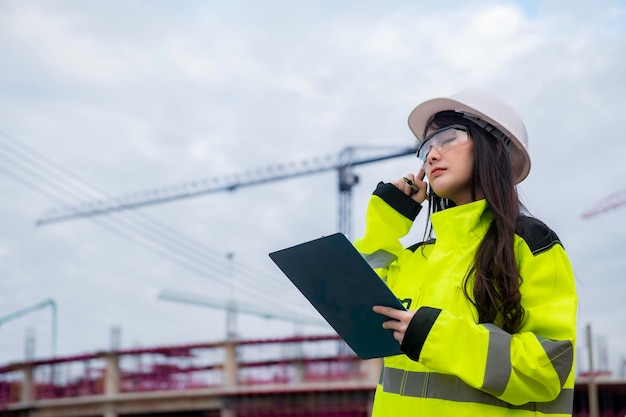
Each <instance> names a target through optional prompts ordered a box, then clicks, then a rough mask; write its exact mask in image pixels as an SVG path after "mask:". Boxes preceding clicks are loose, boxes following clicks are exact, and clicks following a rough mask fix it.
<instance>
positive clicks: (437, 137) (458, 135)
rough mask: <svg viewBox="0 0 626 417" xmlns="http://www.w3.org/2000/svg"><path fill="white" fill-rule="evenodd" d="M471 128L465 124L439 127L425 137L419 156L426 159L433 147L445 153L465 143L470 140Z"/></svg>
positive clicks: (418, 152) (418, 151)
mask: <svg viewBox="0 0 626 417" xmlns="http://www.w3.org/2000/svg"><path fill="white" fill-rule="evenodd" d="M469 138H470V136H469V130H468V128H467V127H465V126H463V125H451V126H447V127H444V128H443V129H439V130H437V131H435V132H433V133H431V134H430V135H428V136H426V137H425V138H424V142H422V145H421V146H420V147H419V149H418V150H417V157H418V158H419V159H420V160H422V161H424V162H425V161H426V158H428V154H429V153H430V150H431V149H433V148H434V149H436V150H437V152H439V153H445V152H447V151H449V150H450V149H453V148H456V147H457V146H460V145H463V144H464V143H467V142H468V141H469Z"/></svg>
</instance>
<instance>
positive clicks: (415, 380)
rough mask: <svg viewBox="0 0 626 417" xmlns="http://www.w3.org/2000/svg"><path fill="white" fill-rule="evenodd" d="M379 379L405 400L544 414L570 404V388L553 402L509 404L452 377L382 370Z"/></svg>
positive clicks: (568, 409) (569, 408)
mask: <svg viewBox="0 0 626 417" xmlns="http://www.w3.org/2000/svg"><path fill="white" fill-rule="evenodd" d="M381 379H382V383H381V385H382V388H383V391H384V392H386V393H391V394H399V395H402V396H405V397H417V398H432V399H437V400H446V401H455V402H469V403H477V404H484V405H490V406H494V407H502V408H509V409H512V410H527V411H539V412H541V413H544V414H571V413H572V408H573V403H574V390H573V389H563V390H561V392H560V393H559V396H558V397H557V398H556V399H555V400H553V401H549V402H545V403H539V402H537V403H528V404H523V405H512V404H509V403H507V402H505V401H502V400H500V399H498V398H496V397H494V396H493V395H491V394H487V393H486V392H484V391H480V390H478V389H476V388H472V387H470V386H469V385H467V384H466V383H465V382H463V381H462V380H461V379H460V378H458V377H456V376H454V375H444V374H437V373H433V372H411V371H404V370H402V369H395V368H387V367H385V368H383V374H382V378H381Z"/></svg>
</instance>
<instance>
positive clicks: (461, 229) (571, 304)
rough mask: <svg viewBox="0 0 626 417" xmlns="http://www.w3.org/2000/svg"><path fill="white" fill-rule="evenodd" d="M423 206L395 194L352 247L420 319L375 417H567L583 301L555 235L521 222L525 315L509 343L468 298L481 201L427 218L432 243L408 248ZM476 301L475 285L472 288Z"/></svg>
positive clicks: (372, 214) (376, 203) (382, 193)
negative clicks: (467, 278) (404, 241)
mask: <svg viewBox="0 0 626 417" xmlns="http://www.w3.org/2000/svg"><path fill="white" fill-rule="evenodd" d="M420 208H421V206H420V205H419V204H418V203H416V202H415V201H413V200H412V199H410V198H409V197H408V196H407V195H406V194H404V193H403V192H401V191H400V190H398V189H397V188H396V187H394V186H393V185H392V184H384V183H380V184H379V185H378V187H377V188H376V191H375V192H374V195H373V196H372V197H371V200H370V203H369V206H368V210H367V218H366V231H365V235H364V236H363V237H362V238H361V239H358V240H357V241H355V242H354V245H355V246H356V248H357V249H358V250H359V252H361V254H362V255H363V256H364V257H365V259H366V260H367V261H368V262H369V263H370V265H371V266H372V267H373V268H374V269H375V270H376V271H377V273H378V274H379V275H380V276H381V278H382V279H383V280H384V281H385V282H386V283H387V285H388V286H389V288H391V290H392V291H393V292H394V294H395V295H396V296H397V297H398V298H399V299H400V300H401V301H402V302H403V303H404V304H405V306H407V307H408V308H409V309H411V310H417V312H416V313H415V316H414V317H413V320H412V321H411V323H410V325H409V328H408V329H407V332H406V334H405V337H404V341H403V343H402V351H403V352H404V353H405V354H404V355H397V356H392V357H387V358H384V367H383V373H382V375H381V379H380V382H379V384H378V386H377V389H376V394H375V400H374V406H373V416H384V417H397V416H398V417H400V416H401V417H409V416H436V417H440V416H442V417H444V416H455V417H458V416H473V417H475V416H544V415H547V416H567V415H571V413H572V404H573V395H574V390H573V388H574V353H575V336H576V311H577V305H578V301H577V296H576V288H575V279H574V274H573V272H572V268H571V265H570V262H569V259H568V257H567V254H566V253H565V251H564V249H563V246H562V245H561V242H560V241H559V239H558V237H557V235H556V234H555V233H554V232H553V231H552V230H550V229H549V228H548V227H547V226H546V225H545V224H543V223H542V222H540V221H539V220H536V219H534V218H530V217H524V216H520V218H519V220H518V222H517V228H516V235H515V242H514V245H515V256H516V260H517V264H518V268H519V271H520V275H521V278H522V280H523V281H522V284H521V286H520V291H521V294H522V299H521V304H522V306H523V308H524V311H525V315H524V320H523V322H522V325H521V328H520V330H519V331H518V332H517V333H515V334H509V333H507V332H505V331H504V330H502V329H501V323H499V320H500V319H497V320H496V322H495V323H483V324H479V323H478V313H477V311H476V308H475V307H474V306H473V305H472V303H471V302H470V301H468V300H467V298H466V296H465V294H464V292H463V280H464V277H465V275H466V274H467V271H468V270H469V268H470V267H471V265H473V261H474V256H475V253H476V250H477V248H478V245H479V243H480V241H481V240H482V238H483V236H484V235H485V233H486V231H487V229H488V227H489V225H490V224H491V221H492V219H493V217H492V215H491V212H490V210H489V209H488V206H487V203H486V201H485V200H479V201H475V202H472V203H469V204H465V205H462V206H457V207H453V208H449V209H446V210H443V211H440V212H437V213H434V214H433V215H432V216H431V221H432V225H433V229H434V231H435V236H436V238H435V239H434V240H431V241H427V242H423V243H421V244H418V245H414V246H413V247H410V248H403V246H402V243H401V242H400V238H402V237H404V236H405V235H406V234H407V233H408V232H409V229H410V228H411V225H412V224H413V221H414V220H415V217H416V216H417V214H418V213H419V210H420ZM469 285H470V286H469V288H470V290H469V291H468V292H469V293H470V294H471V293H472V291H471V289H472V288H473V284H472V281H471V278H470V283H469Z"/></svg>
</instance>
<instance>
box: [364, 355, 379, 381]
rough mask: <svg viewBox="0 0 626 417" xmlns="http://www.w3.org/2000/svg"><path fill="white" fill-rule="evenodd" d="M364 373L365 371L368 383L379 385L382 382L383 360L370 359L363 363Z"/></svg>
mask: <svg viewBox="0 0 626 417" xmlns="http://www.w3.org/2000/svg"><path fill="white" fill-rule="evenodd" d="M362 366H363V368H362V369H363V371H365V378H366V381H367V382H371V383H372V384H378V381H379V380H380V373H381V372H382V371H383V360H382V359H379V358H377V359H368V360H365V361H363V365H362Z"/></svg>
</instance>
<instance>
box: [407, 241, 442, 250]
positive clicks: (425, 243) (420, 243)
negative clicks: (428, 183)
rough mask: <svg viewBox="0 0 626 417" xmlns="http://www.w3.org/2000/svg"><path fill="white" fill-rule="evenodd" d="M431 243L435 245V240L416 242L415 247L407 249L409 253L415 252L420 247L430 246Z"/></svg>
mask: <svg viewBox="0 0 626 417" xmlns="http://www.w3.org/2000/svg"><path fill="white" fill-rule="evenodd" d="M433 243H435V239H428V240H425V241H424V242H418V243H416V244H415V245H411V246H409V247H408V248H407V249H408V250H410V251H411V252H415V251H416V250H417V248H419V247H420V246H424V245H432V244H433Z"/></svg>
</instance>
